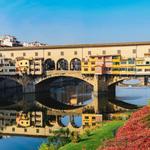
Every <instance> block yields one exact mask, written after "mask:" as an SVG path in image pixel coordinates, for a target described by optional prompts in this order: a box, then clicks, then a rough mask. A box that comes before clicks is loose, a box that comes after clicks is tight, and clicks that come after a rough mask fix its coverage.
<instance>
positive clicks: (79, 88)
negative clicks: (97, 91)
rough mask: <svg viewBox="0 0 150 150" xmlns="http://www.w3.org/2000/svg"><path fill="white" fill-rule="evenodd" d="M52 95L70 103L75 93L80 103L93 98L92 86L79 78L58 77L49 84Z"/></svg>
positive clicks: (58, 99)
mask: <svg viewBox="0 0 150 150" xmlns="http://www.w3.org/2000/svg"><path fill="white" fill-rule="evenodd" d="M48 87H49V92H50V96H51V97H52V98H53V99H55V100H57V101H60V102H64V103H69V101H70V98H71V97H72V96H73V95H76V96H77V99H78V103H83V102H84V101H85V100H88V99H91V98H92V96H91V95H92V87H91V86H90V85H88V84H86V83H84V82H83V81H79V80H78V79H72V78H71V79H68V78H67V79H66V78H61V79H56V80H52V81H51V82H50V84H49V85H48Z"/></svg>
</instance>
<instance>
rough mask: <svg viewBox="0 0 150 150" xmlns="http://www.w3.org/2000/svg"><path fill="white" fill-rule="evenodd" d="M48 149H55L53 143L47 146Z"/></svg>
mask: <svg viewBox="0 0 150 150" xmlns="http://www.w3.org/2000/svg"><path fill="white" fill-rule="evenodd" d="M48 150H56V148H55V146H54V145H53V144H51V145H50V146H49V149H48Z"/></svg>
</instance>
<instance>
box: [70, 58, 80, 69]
mask: <svg viewBox="0 0 150 150" xmlns="http://www.w3.org/2000/svg"><path fill="white" fill-rule="evenodd" d="M70 70H78V71H79V70H81V60H80V59H78V58H74V59H72V60H71V62H70Z"/></svg>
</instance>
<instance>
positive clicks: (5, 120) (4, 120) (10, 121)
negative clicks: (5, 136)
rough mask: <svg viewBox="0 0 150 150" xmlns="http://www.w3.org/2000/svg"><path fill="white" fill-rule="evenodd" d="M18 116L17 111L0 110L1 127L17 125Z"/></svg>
mask: <svg viewBox="0 0 150 150" xmlns="http://www.w3.org/2000/svg"><path fill="white" fill-rule="evenodd" d="M16 114H17V111H15V110H0V127H5V126H11V125H15V124H16Z"/></svg>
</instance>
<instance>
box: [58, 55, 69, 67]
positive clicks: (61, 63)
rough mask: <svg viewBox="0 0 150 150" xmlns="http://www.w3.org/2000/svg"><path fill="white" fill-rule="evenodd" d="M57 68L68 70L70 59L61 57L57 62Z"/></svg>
mask: <svg viewBox="0 0 150 150" xmlns="http://www.w3.org/2000/svg"><path fill="white" fill-rule="evenodd" d="M57 70H68V61H67V60H66V59H63V58H62V59H59V60H58V62H57Z"/></svg>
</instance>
